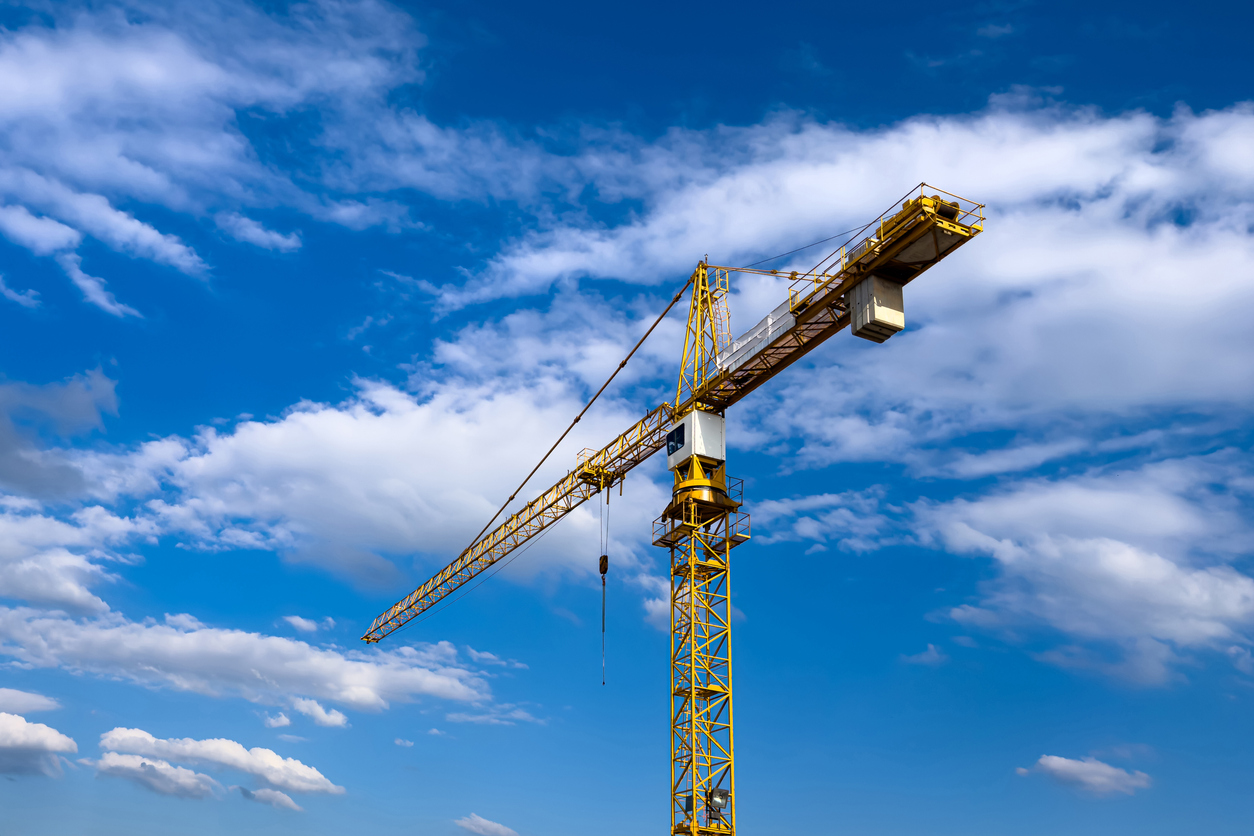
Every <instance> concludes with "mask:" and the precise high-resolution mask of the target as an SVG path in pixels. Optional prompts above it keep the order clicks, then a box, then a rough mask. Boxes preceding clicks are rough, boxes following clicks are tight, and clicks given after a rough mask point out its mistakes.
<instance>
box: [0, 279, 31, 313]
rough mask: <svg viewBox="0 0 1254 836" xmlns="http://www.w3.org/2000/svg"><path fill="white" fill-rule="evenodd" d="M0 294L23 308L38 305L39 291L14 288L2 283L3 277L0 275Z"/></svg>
mask: <svg viewBox="0 0 1254 836" xmlns="http://www.w3.org/2000/svg"><path fill="white" fill-rule="evenodd" d="M0 296H3V297H4V298H5V299H8V300H9V301H10V302H16V303H17V304H19V305H21V306H22V307H23V308H37V307H39V291H37V290H29V289H28V290H14V289H13V288H11V287H9V286H8V285H7V284H5V283H4V277H3V276H0Z"/></svg>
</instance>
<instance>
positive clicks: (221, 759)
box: [100, 728, 344, 795]
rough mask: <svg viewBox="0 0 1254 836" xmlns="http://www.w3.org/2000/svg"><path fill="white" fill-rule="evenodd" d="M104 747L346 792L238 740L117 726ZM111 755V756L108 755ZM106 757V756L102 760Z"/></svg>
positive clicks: (283, 785) (290, 785) (285, 785)
mask: <svg viewBox="0 0 1254 836" xmlns="http://www.w3.org/2000/svg"><path fill="white" fill-rule="evenodd" d="M100 748H102V749H108V750H111V751H112V752H127V753H133V754H135V755H143V756H145V757H149V758H162V759H166V760H172V761H180V762H184V763H187V762H191V763H207V764H214V765H216V766H223V767H228V768H231V769H236V770H239V771H240V772H246V773H248V774H249V775H253V776H255V777H257V778H259V779H261V780H262V781H265V782H266V783H268V784H270V785H271V786H273V787H276V788H278V789H282V790H288V791H289V792H311V793H330V794H333V795H338V794H342V793H343V792H344V788H343V787H340V786H336V785H335V784H333V783H331V781H330V780H328V779H327V778H326V776H324V775H323V774H322V773H321V772H319V771H318V770H316V769H314V768H313V767H312V766H307V765H306V764H303V763H301V762H300V761H298V760H296V759H295V758H283V757H281V756H279V755H277V754H275V753H274V752H273V751H271V750H270V749H262V748H261V747H255V748H252V749H245V748H244V747H243V746H242V745H240V744H239V743H237V742H235V741H234V740H225V739H222V738H217V739H213V740H192V739H191V738H181V739H169V740H163V739H160V738H156V737H153V736H152V735H151V734H149V733H148V732H146V731H143V730H142V729H123V728H116V729H113V730H112V731H109V732H105V733H104V734H102V735H101V736H100ZM106 757H107V756H106ZM102 760H103V759H102Z"/></svg>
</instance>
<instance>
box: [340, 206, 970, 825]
mask: <svg viewBox="0 0 1254 836" xmlns="http://www.w3.org/2000/svg"><path fill="white" fill-rule="evenodd" d="M983 210H984V207H983V205H981V204H978V203H974V202H972V201H969V200H966V199H965V198H961V197H958V196H957V195H953V194H949V193H947V192H943V191H941V190H939V189H934V188H932V187H929V186H928V185H927V184H920V185H919V186H918V187H916V188H915V189H913V190H911V192H909V193H908V194H907V195H906V196H905V198H904V199H903V201H901V208H900V209H899V208H897V204H894V205H893V208H891V209H889V210H888V211H886V212H884V213H882V214H881V215H880V216H879V217H878V218H876V219H875V220H873V221H871V222H870V223H869V224H867V225H866V226H865V227H863V229H862V230H861V231H860V232H859V233H857V234H856V235H855V236H854V238H857V239H858V240H857V241H856V243H854V244H853V245H852V246H847V247H841V248H839V249H838V250H836V251H835V252H833V253H832V254H831V255H829V256H828V257H827V258H825V259H824V260H823V261H821V262H820V263H819V264H817V265H816V266H815V267H814V268H813V269H812V270H809V271H807V272H805V273H800V272H794V273H791V274H789V276H788V278H789V279H790V282H789V289H788V299H787V302H788V304H787V312H788V315H789V317H790V318H791V319H790V320H789V321H788V324H787V327H785V328H782V330H781V331H780V332H779V333H778V334H775V333H774V332H772V336H771V339H770V341H769V343H768V344H765V345H763V346H762V347H761V348H760V349H757V350H755V351H754V353H753V354H752V356H751V357H750V358H749V359H748V360H747V361H745V362H743V363H740V364H738V365H734V366H733V364H732V363H731V362H730V358H731V354H732V352H733V349H734V348H735V346H734V345H733V344H732V341H731V329H730V322H729V318H728V308H727V293H728V279H729V275H730V274H731V273H733V272H742V273H758V274H769V275H774V276H778V275H780V272H779V271H776V270H759V269H753V268H735V267H719V266H716V265H711V264H709V262H708V259H703V260H702V261H701V263H700V264H698V265H697V269H696V271H695V272H694V273H693V278H692V288H693V291H692V298H691V300H690V304H689V311H688V324H687V329H686V333H685V339H684V353H683V357H682V361H681V366H680V377H679V383H678V386H677V389H676V396H675V401H674V403H673V404H672V403H663V404H660V405H659V406H657V407H655V408H654V409H653V410H652V411H650V412H649V413H648V414H647V415H646V416H645V417H644V418H643V419H641V420H640V421H639V422H637V424H636V425H635V426H633V427H632V428H631V429H629V430H627V431H626V432H624V433H623V434H622V435H620V436H619V437H618V438H616V439H614V441H612V442H610V443H609V444H608V445H606V446H605V447H603V448H601V449H600V450H597V451H585V452H584V453H583V454H581V455H580V457H579V461H578V464H577V465H576V467H575V468H574V469H573V470H571V471H570V472H569V473H567V474H566V475H565V476H564V477H563V478H562V479H561V480H560V481H558V482H557V484H555V485H553V486H552V487H551V488H549V489H548V490H547V491H545V492H544V493H543V494H541V495H540V496H539V497H538V498H536V499H535V500H532V501H531V502H530V503H528V504H527V505H526V506H525V507H524V508H522V509H521V510H520V511H518V512H517V513H515V514H514V515H512V516H511V517H510V518H509V519H507V520H506V521H505V522H504V523H502V524H501V525H499V526H498V527H497V528H495V529H493V530H492V531H490V532H487V533H486V534H484V535H483V536H481V537H479V538H478V539H477V540H475V542H473V543H471V544H470V546H468V547H467V548H466V550H465V551H463V552H462V553H461V554H460V555H459V556H458V557H457V559H456V560H454V561H453V562H452V563H451V564H449V565H448V566H446V567H445V568H444V569H443V570H441V571H440V573H439V574H437V575H436V576H435V577H433V578H431V579H430V580H428V581H427V582H426V583H425V584H423V585H422V586H420V587H419V588H418V589H416V590H414V592H412V593H411V594H410V595H408V596H406V597H405V598H404V599H403V600H401V601H399V602H397V604H395V605H394V606H393V607H391V608H390V609H388V610H387V611H386V612H384V613H383V614H381V615H380V616H379V617H378V618H376V619H375V620H374V622H373V623H372V624H371V625H370V629H369V630H368V631H367V632H366V634H365V635H364V636H362V639H363V640H364V641H367V642H377V641H379V640H380V639H382V638H384V637H386V636H387V635H389V634H390V633H392V632H394V631H395V630H397V629H399V628H400V627H402V626H404V625H405V624H406V623H408V622H409V621H410V620H412V619H413V618H415V617H416V616H418V615H420V614H421V613H423V612H424V611H426V610H428V609H430V608H431V607H433V606H435V605H436V604H438V603H439V602H440V601H441V600H443V599H445V598H446V597H447V596H448V595H450V594H451V593H452V592H454V591H455V590H457V589H458V588H459V587H461V586H462V585H463V584H465V583H467V582H468V581H470V580H471V579H473V578H474V577H476V576H478V575H479V574H481V573H482V572H484V571H485V570H486V569H488V568H489V567H491V566H492V565H493V564H495V563H496V562H497V561H499V560H501V559H502V558H504V557H505V556H506V555H508V554H510V553H511V552H512V551H514V550H515V549H517V548H519V547H520V546H522V545H523V544H524V543H526V542H527V541H529V540H530V539H531V538H532V537H534V536H536V535H537V534H539V533H541V532H542V531H544V530H545V529H547V528H548V527H549V526H551V525H552V524H553V523H556V522H557V521H558V520H560V519H561V518H562V517H564V516H565V515H566V514H568V513H570V512H571V511H572V510H574V509H575V508H576V507H578V506H579V505H580V504H582V503H583V502H585V501H586V500H588V499H589V498H591V497H592V496H594V495H596V494H597V493H598V492H600V491H601V490H604V489H606V488H608V487H611V486H613V485H614V484H615V483H618V484H620V485H621V483H622V480H623V479H624V478H625V477H626V475H627V473H628V472H629V471H630V470H632V469H633V468H635V467H636V466H637V465H639V464H640V463H641V462H643V461H644V460H645V459H647V458H648V457H649V456H651V455H653V454H654V453H656V452H657V451H658V450H660V449H661V448H662V447H663V446H665V443H666V441H665V439H666V433H667V431H668V430H669V429H670V428H671V427H672V426H673V424H674V423H675V421H676V420H678V419H680V418H682V417H683V416H685V415H687V414H688V413H689V412H691V411H693V410H695V409H700V410H703V411H707V412H715V413H718V414H722V413H723V412H724V411H725V410H726V409H727V407H728V406H730V405H732V404H733V403H736V402H737V401H739V400H740V399H741V398H743V397H744V396H745V395H747V394H748V393H749V392H752V391H753V390H754V389H756V388H757V387H759V386H761V385H762V384H763V383H765V382H766V381H768V380H770V379H771V378H772V377H774V376H775V375H776V374H778V373H779V372H780V371H782V370H783V369H785V368H787V367H788V366H789V365H791V364H792V363H794V362H796V361H797V360H798V359H800V358H801V357H803V356H805V355H806V354H807V353H809V352H810V351H811V350H812V349H814V348H815V347H816V346H818V345H819V344H821V343H822V342H824V341H825V340H827V339H828V338H829V337H831V336H832V335H833V334H836V333H837V332H839V331H840V330H842V329H843V328H845V327H846V326H847V325H848V324H849V320H850V316H849V300H848V298H847V294H848V293H849V291H850V290H851V289H852V288H853V287H854V286H855V285H857V284H858V283H859V282H861V281H863V280H864V279H866V278H867V277H868V276H872V275H875V276H879V277H881V278H883V279H887V280H889V281H893V282H896V283H898V284H902V285H904V284H907V283H908V282H910V281H912V280H913V279H914V278H916V277H917V276H919V275H920V274H921V273H923V272H924V271H926V270H927V269H929V268H930V267H932V266H933V265H934V264H936V263H938V262H939V261H940V260H941V259H943V258H945V257H946V256H947V255H949V254H950V253H952V252H953V251H954V250H956V249H957V248H958V247H960V246H961V245H963V244H965V243H966V242H967V241H969V240H971V239H972V238H974V237H975V236H976V235H978V234H980V233H981V232H982V231H983V229H984V212H983ZM851 240H852V239H851ZM673 472H674V490H673V493H672V500H671V502H670V504H669V505H668V506H667V508H666V510H665V511H664V512H663V514H662V516H661V517H659V518H658V519H657V520H655V521H654V524H653V543H654V545H656V546H661V547H664V548H667V549H668V550H669V553H670V572H671V661H670V667H671V833H672V834H676V836H678V834H685V835H686V836H734V833H735V829H736V789H735V747H734V736H733V728H732V678H731V618H730V616H731V587H730V555H731V550H732V549H733V548H735V547H736V546H738V545H740V544H741V543H743V542H745V541H747V540H748V539H749V536H750V532H749V516H748V514H745V513H744V512H743V511H741V510H740V507H741V502H742V494H741V482H740V480H738V479H731V478H728V477H727V475H726V469H725V463H724V462H719V461H714V460H711V459H706V458H703V457H701V456H691V457H689V458H688V459H686V460H685V461H683V462H680V463H679V464H678V465H677V466H676V467H675V468H674V471H673ZM720 802H722V806H720Z"/></svg>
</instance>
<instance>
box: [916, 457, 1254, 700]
mask: <svg viewBox="0 0 1254 836" xmlns="http://www.w3.org/2000/svg"><path fill="white" fill-rule="evenodd" d="M1247 466H1248V465H1247V461H1246V459H1245V457H1244V456H1237V455H1235V454H1232V453H1220V454H1214V455H1211V456H1207V457H1200V458H1196V457H1195V458H1184V459H1176V460H1167V461H1162V462H1157V463H1151V464H1147V465H1143V466H1141V467H1139V468H1133V469H1129V470H1123V471H1121V470H1109V471H1105V472H1102V471H1099V472H1095V473H1091V474H1088V475H1082V476H1074V477H1070V478H1062V479H1057V480H1045V479H1035V480H1026V481H1023V482H1020V483H1018V484H1014V485H1012V486H1008V487H1006V488H1003V489H1002V490H998V491H994V492H991V493H990V494H988V495H986V496H984V497H982V498H979V499H976V500H962V499H959V500H954V501H951V502H947V503H940V504H934V503H927V502H923V503H919V504H918V505H917V506H916V507H915V513H916V518H915V523H914V524H915V526H916V530H917V531H918V532H919V534H920V535H921V536H922V537H923V538H924V540H925V542H927V541H935V542H938V543H939V544H941V545H943V546H944V547H945V548H947V549H949V550H950V551H953V552H956V553H959V554H980V555H987V556H988V557H991V558H992V559H993V560H994V561H995V563H996V565H997V567H998V569H999V570H1000V575H999V577H998V578H996V579H995V580H992V581H989V582H987V583H986V584H985V585H984V587H983V592H984V597H983V600H982V601H981V602H980V603H978V604H964V605H961V606H959V607H956V608H954V609H953V610H952V611H951V613H950V614H951V615H952V617H953V618H955V619H956V620H957V621H959V622H960V623H962V624H966V625H971V626H980V627H984V628H987V629H994V630H1005V631H1009V632H1015V631H1020V630H1022V629H1023V628H1025V627H1030V626H1045V627H1048V628H1050V629H1052V630H1056V631H1060V632H1061V633H1062V634H1064V636H1066V637H1067V638H1069V639H1070V640H1071V641H1072V642H1079V644H1067V645H1062V646H1060V647H1058V648H1056V649H1054V650H1051V651H1047V652H1046V653H1044V654H1042V656H1041V658H1043V659H1044V660H1046V661H1049V662H1052V663H1055V664H1060V665H1064V666H1068V667H1078V668H1090V669H1094V670H1099V671H1103V672H1106V673H1109V674H1112V675H1116V676H1120V677H1123V678H1126V679H1130V680H1133V681H1138V682H1142V683H1146V684H1154V683H1161V682H1164V681H1167V680H1168V679H1170V678H1171V677H1172V676H1173V672H1172V671H1173V668H1174V666H1175V664H1176V663H1178V662H1179V661H1181V656H1180V653H1181V652H1182V651H1187V650H1190V649H1192V650H1202V649H1209V650H1211V651H1222V652H1227V649H1228V648H1229V647H1230V646H1232V645H1233V643H1234V642H1236V643H1242V644H1243V643H1245V642H1247V641H1248V640H1249V637H1250V635H1251V633H1250V631H1251V628H1254V579H1252V578H1250V577H1249V576H1247V575H1245V574H1243V573H1241V572H1239V571H1238V570H1237V569H1235V568H1233V567H1232V566H1230V565H1228V561H1229V560H1232V559H1233V558H1235V557H1237V556H1240V555H1242V554H1244V553H1245V552H1246V546H1245V543H1246V542H1248V537H1249V533H1250V529H1249V525H1248V523H1247V522H1246V520H1247V519H1248V517H1247V515H1246V513H1245V512H1244V511H1242V508H1243V507H1244V505H1243V502H1244V500H1243V499H1242V497H1243V496H1244V495H1245V494H1247V493H1248V488H1247V487H1245V486H1244V485H1243V480H1244V479H1245V477H1244V474H1245V473H1246V472H1247ZM1103 648H1105V649H1103Z"/></svg>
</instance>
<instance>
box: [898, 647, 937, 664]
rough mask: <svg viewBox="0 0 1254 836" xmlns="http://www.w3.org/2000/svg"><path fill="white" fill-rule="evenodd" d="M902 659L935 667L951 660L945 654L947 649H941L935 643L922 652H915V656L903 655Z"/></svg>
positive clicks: (909, 662) (908, 662)
mask: <svg viewBox="0 0 1254 836" xmlns="http://www.w3.org/2000/svg"><path fill="white" fill-rule="evenodd" d="M901 661H903V662H906V663H907V664H910V665H926V666H927V667H930V668H935V667H938V666H940V665H943V664H945V663H946V662H948V661H949V657H948V656H947V655H945V651H943V650H941V649H939V648H938V647H937V646H936V645H934V644H929V645H928V646H927V650H924V651H923V652H921V653H915V654H914V655H913V656H902V657H901Z"/></svg>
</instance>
